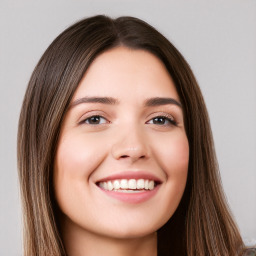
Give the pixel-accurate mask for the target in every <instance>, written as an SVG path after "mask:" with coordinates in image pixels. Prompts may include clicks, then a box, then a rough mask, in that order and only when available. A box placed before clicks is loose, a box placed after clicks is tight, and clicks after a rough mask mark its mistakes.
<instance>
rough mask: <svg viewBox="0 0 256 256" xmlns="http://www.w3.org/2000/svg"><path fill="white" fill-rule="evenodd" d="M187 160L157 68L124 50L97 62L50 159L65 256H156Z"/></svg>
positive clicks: (175, 102)
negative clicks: (161, 229) (157, 233)
mask: <svg viewBox="0 0 256 256" xmlns="http://www.w3.org/2000/svg"><path fill="white" fill-rule="evenodd" d="M188 160H189V145H188V140H187V136H186V133H185V128H184V120H183V113H182V107H181V104H180V100H179V97H178V94H177V92H176V89H175V86H174V83H173V81H172V79H171V77H170V75H169V73H168V72H167V70H166V69H165V67H164V65H163V64H162V62H161V61H160V60H159V59H158V58H156V57H155V56H154V55H152V54H151V53H148V52H146V51H143V50H131V49H127V48H125V47H118V48H114V49H111V50H108V51H106V52H104V53H103V54H101V55H100V56H98V57H97V58H96V59H95V61H94V62H93V63H92V64H91V65H90V67H89V69H88V70H87V72H86V74H85V75H84V77H83V79H82V81H81V83H80V84H79V86H78V88H77V90H76V92H75V95H74V97H73V99H72V101H71V104H70V108H69V110H68V113H67V115H66V117H65V120H64V122H63V124H62V129H61V134H60V139H59V144H58V148H57V154H56V159H55V168H54V189H55V196H56V200H57V202H58V205H59V208H60V211H61V233H62V237H63V241H64V245H65V248H66V250H67V253H68V255H69V256H82V255H87V256H96V255H104V256H110V255H111V256H117V255H118V256H120V255H122V256H126V255H129V256H130V255H133V256H137V255H140V256H144V255H145V256H146V255H147V256H156V255H157V236H156V231H157V230H158V229H159V228H160V227H161V226H163V225H164V224H165V223H166V222H167V221H168V219H169V218H170V217H171V216H172V215H173V213H174V211H175V210H176V209H177V206H178V204H179V202H180V200H181V197H182V195H183V192H184V189H185V185H186V179H187V170H188ZM121 180H123V181H121ZM139 180H140V181H139ZM110 183H111V184H110ZM121 184H122V186H123V187H121V188H119V186H121ZM134 184H135V187H133V186H134ZM149 184H150V185H149ZM113 186H117V187H115V188H116V189H114V188H113ZM127 186H128V187H127Z"/></svg>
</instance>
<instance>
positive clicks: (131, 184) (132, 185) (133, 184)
mask: <svg viewBox="0 0 256 256" xmlns="http://www.w3.org/2000/svg"><path fill="white" fill-rule="evenodd" d="M128 188H129V189H136V188H137V182H136V180H135V179H131V180H128Z"/></svg>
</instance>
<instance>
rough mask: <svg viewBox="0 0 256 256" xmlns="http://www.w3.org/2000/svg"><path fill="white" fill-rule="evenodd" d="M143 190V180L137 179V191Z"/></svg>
mask: <svg viewBox="0 0 256 256" xmlns="http://www.w3.org/2000/svg"><path fill="white" fill-rule="evenodd" d="M143 188H144V180H143V179H139V180H137V189H143Z"/></svg>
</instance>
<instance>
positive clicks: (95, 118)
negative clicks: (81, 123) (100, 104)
mask: <svg viewBox="0 0 256 256" xmlns="http://www.w3.org/2000/svg"><path fill="white" fill-rule="evenodd" d="M90 121H91V123H93V124H98V123H99V121H100V117H99V116H93V117H91V118H90Z"/></svg>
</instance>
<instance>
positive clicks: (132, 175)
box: [96, 171, 162, 183]
mask: <svg viewBox="0 0 256 256" xmlns="http://www.w3.org/2000/svg"><path fill="white" fill-rule="evenodd" d="M121 179H136V180H137V179H145V180H154V181H155V182H157V183H162V181H161V179H159V178H158V177H157V176H155V175H154V174H152V173H149V172H145V171H123V172H120V173H116V174H112V175H109V176H107V177H104V178H102V179H99V180H98V181H97V182H96V183H99V182H104V181H109V180H121Z"/></svg>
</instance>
